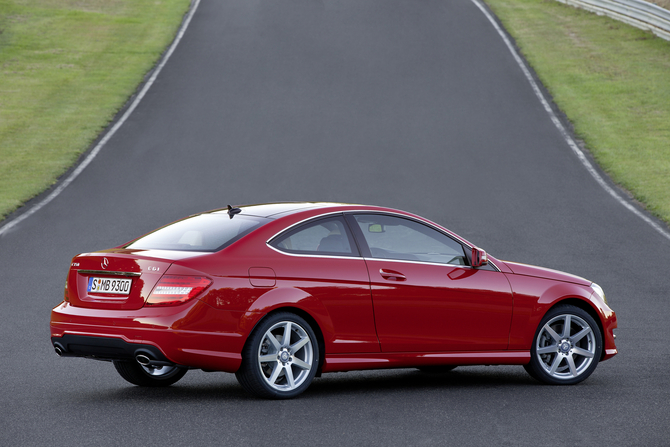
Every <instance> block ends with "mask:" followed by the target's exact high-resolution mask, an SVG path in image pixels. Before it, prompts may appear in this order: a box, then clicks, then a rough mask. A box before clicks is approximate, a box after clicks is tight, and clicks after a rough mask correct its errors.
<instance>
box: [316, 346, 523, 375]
mask: <svg viewBox="0 0 670 447" xmlns="http://www.w3.org/2000/svg"><path fill="white" fill-rule="evenodd" d="M529 362H530V352H529V351H488V352H449V353H444V352H424V353H379V354H376V353H371V354H330V355H326V359H325V362H324V365H323V372H324V373H326V372H338V371H353V370H361V369H382V368H410V367H418V366H429V365H525V364H527V363H529Z"/></svg>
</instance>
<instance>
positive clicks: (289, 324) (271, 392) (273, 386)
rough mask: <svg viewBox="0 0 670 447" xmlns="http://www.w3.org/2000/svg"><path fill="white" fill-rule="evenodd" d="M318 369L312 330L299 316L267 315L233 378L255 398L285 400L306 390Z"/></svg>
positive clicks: (252, 337)
mask: <svg viewBox="0 0 670 447" xmlns="http://www.w3.org/2000/svg"><path fill="white" fill-rule="evenodd" d="M318 366H319V345H318V343H317V340H316V335H315V334H314V331H313V330H312V328H311V327H310V325H309V324H308V323H307V322H306V321H305V320H304V319H303V318H301V317H299V316H298V315H295V314H292V313H288V312H282V313H277V314H274V315H270V316H269V317H268V318H266V319H265V320H263V321H262V322H261V323H260V324H259V325H258V327H257V328H256V329H255V330H254V332H253V333H252V334H251V336H250V337H249V340H248V341H247V344H246V345H245V347H244V351H243V352H242V365H241V366H240V369H239V370H238V371H237V372H236V373H235V376H236V377H237V380H238V381H239V382H240V384H241V385H242V387H243V388H244V389H245V390H247V391H248V392H250V393H252V394H255V395H256V396H259V397H264V398H269V399H288V398H291V397H295V396H297V395H298V394H300V393H302V392H303V391H305V390H306V389H307V387H309V385H310V384H311V383H312V379H314V375H315V374H316V370H317V368H318Z"/></svg>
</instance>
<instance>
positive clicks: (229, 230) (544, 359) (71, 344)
mask: <svg viewBox="0 0 670 447" xmlns="http://www.w3.org/2000/svg"><path fill="white" fill-rule="evenodd" d="M616 327H617V323H616V315H615V314H614V312H613V311H612V309H610V308H609V306H608V305H607V301H606V300H605V294H604V293H603V290H602V289H601V288H600V287H599V286H598V285H597V284H595V283H593V282H591V281H587V280H585V279H583V278H580V277H578V276H573V275H570V274H567V273H562V272H558V271H555V270H549V269H545V268H540V267H534V266H530V265H525V264H518V263H514V262H507V261H500V260H498V259H496V258H493V257H492V256H487V254H486V252H485V251H484V250H482V249H480V248H477V247H475V246H474V245H472V244H471V243H469V242H468V241H466V240H465V239H463V238H461V237H459V236H458V235H456V234H454V233H452V232H450V231H449V230H447V229H445V228H443V227H441V226H439V225H437V224H435V223H433V222H430V221H428V220H426V219H423V218H421V217H419V216H416V215H413V214H410V213H407V212H403V211H398V210H393V209H388V208H380V207H373V206H361V205H347V204H337V203H275V204H264V205H249V206H241V207H239V208H233V207H231V206H228V208H224V209H220V210H214V211H209V212H205V213H202V214H197V215H193V216H190V217H187V218H185V219H182V220H180V221H177V222H175V223H172V224H170V225H167V226H165V227H162V228H160V229H158V230H156V231H154V232H151V233H149V234H147V235H145V236H142V237H140V238H138V239H135V240H134V241H132V242H130V243H127V244H124V245H121V246H119V247H116V248H112V249H108V250H102V251H97V252H93V253H83V254H80V255H78V256H75V257H74V258H73V259H72V263H71V264H70V269H69V272H68V275H67V281H66V284H65V297H64V300H63V302H62V303H61V304H59V305H58V306H56V308H54V309H53V311H52V313H51V341H52V343H53V345H54V348H55V350H56V353H57V354H58V355H60V356H63V357H87V358H93V359H97V360H107V361H111V362H113V364H114V366H115V368H116V370H117V371H118V372H119V374H120V375H121V376H122V377H123V378H124V379H126V380H127V381H128V382H130V383H133V384H135V385H141V386H167V385H171V384H173V383H175V382H176V381H178V380H179V379H180V378H181V377H183V376H184V374H185V373H186V371H187V370H188V369H191V368H199V369H203V370H206V371H225V372H230V373H235V375H236V376H237V379H238V380H239V382H240V384H241V385H242V386H243V387H244V388H245V389H246V390H247V391H249V392H251V393H253V394H255V395H258V396H262V397H267V398H289V397H294V396H296V395H298V394H300V393H302V392H303V391H304V390H305V389H306V388H307V387H308V386H309V385H310V383H311V382H312V380H313V379H314V377H315V376H319V375H321V374H322V373H327V372H333V371H350V370H360V369H374V368H407V367H416V368H419V369H420V370H423V371H426V372H442V371H449V370H451V369H453V368H455V367H456V366H458V365H494V364H499V365H523V366H524V368H525V369H526V371H528V373H529V374H530V375H531V376H533V377H534V378H536V379H538V380H540V381H542V382H545V383H549V384H559V385H560V384H575V383H578V382H581V381H582V380H584V379H586V378H587V377H588V376H589V375H590V374H591V373H592V372H593V370H594V369H595V368H596V366H597V364H598V362H599V361H603V360H607V359H609V358H611V357H612V356H614V355H615V354H616V353H617V350H616V346H615V342H614V339H615V336H614V333H613V330H614V328H616Z"/></svg>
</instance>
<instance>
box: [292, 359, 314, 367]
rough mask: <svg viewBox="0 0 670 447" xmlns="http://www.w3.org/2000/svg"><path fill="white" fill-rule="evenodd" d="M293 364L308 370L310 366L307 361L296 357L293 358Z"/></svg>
mask: <svg viewBox="0 0 670 447" xmlns="http://www.w3.org/2000/svg"><path fill="white" fill-rule="evenodd" d="M293 364H294V365H295V366H297V367H298V368H300V369H304V370H309V369H310V368H311V367H312V365H310V364H309V363H305V362H303V361H302V360H300V359H298V358H294V359H293Z"/></svg>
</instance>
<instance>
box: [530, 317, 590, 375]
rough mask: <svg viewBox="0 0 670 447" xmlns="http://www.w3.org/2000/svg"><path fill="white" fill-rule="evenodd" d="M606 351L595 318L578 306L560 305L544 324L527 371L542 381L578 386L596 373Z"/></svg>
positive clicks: (532, 351) (537, 332)
mask: <svg viewBox="0 0 670 447" xmlns="http://www.w3.org/2000/svg"><path fill="white" fill-rule="evenodd" d="M566 323H567V324H566ZM602 351H603V342H602V334H601V333H600V329H599V328H598V324H597V323H596V322H595V320H594V319H593V317H591V315H589V314H588V313H587V312H586V311H584V310H582V309H580V308H578V307H575V306H570V305H562V306H557V307H555V308H553V309H551V310H549V312H547V314H546V315H545V316H544V318H542V320H541V321H540V324H539V326H538V328H537V331H536V332H535V337H534V338H533V346H532V347H531V350H530V363H529V364H527V365H524V368H525V369H526V371H527V372H528V374H530V375H531V376H532V377H534V378H535V379H537V380H539V381H540V382H544V383H547V384H551V385H574V384H576V383H579V382H581V381H583V380H585V379H586V378H587V377H589V376H590V375H591V373H593V371H594V370H595V369H596V366H598V361H599V360H600V357H601V354H602Z"/></svg>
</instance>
